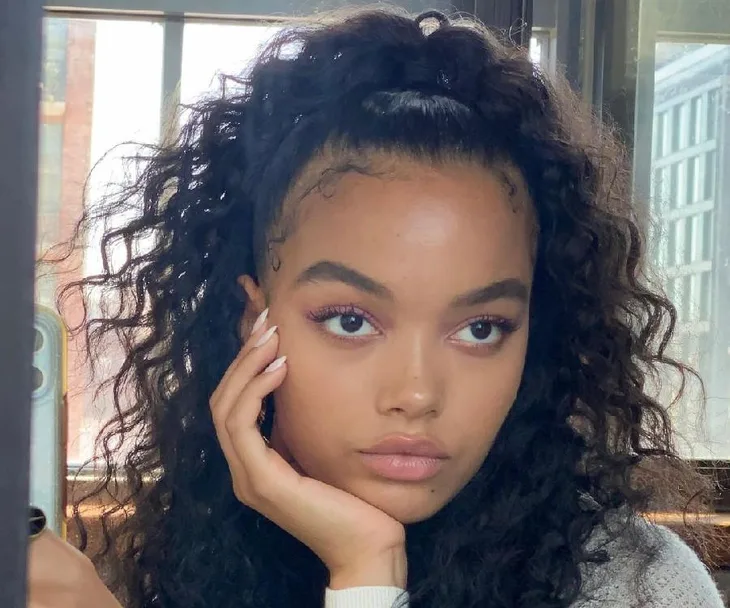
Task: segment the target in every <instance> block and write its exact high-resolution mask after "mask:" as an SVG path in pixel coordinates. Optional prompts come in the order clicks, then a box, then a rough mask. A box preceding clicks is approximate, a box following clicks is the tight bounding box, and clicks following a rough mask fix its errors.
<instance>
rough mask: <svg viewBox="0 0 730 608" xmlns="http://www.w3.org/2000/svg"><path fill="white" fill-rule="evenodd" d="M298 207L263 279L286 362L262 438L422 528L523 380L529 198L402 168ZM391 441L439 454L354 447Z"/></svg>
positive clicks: (496, 184)
mask: <svg viewBox="0 0 730 608" xmlns="http://www.w3.org/2000/svg"><path fill="white" fill-rule="evenodd" d="M518 199H522V200H518ZM300 204H301V205H303V207H302V208H301V213H300V214H299V215H298V218H299V219H298V221H297V225H296V226H295V229H294V231H293V232H292V234H291V235H290V236H289V237H288V238H287V240H286V241H285V242H284V243H283V244H282V245H281V246H280V248H279V249H278V250H277V253H278V258H279V261H280V263H281V266H280V268H279V269H278V271H276V272H273V271H272V272H270V273H269V274H270V276H268V277H267V279H266V285H265V287H266V289H267V291H269V301H270V309H271V310H270V323H272V324H276V325H278V326H279V334H280V354H284V355H286V356H287V358H288V360H287V363H288V374H287V377H286V380H285V381H284V383H283V385H282V386H281V387H280V389H279V390H278V391H277V392H276V394H275V419H274V427H273V434H272V443H273V445H274V447H275V448H276V449H277V450H279V451H280V452H282V453H284V454H285V455H286V456H287V457H290V458H293V460H294V461H295V462H296V464H297V465H298V467H299V468H300V469H301V470H302V471H303V472H304V473H305V474H307V475H309V476H311V477H314V478H316V479H319V480H321V481H324V482H326V483H329V484H331V485H333V486H336V487H338V488H341V489H343V490H346V491H347V492H349V493H351V494H354V495H355V496H358V497H360V498H361V499H363V500H365V501H366V502H368V503H370V504H372V505H374V506H376V507H378V508H380V509H381V510H383V511H385V512H386V513H388V514H389V515H391V516H392V517H394V518H396V519H398V520H399V521H401V522H403V523H413V522H417V521H421V520H424V519H427V518H428V517H430V516H431V515H433V514H434V513H436V512H437V511H438V510H440V509H441V508H442V507H443V506H444V505H445V504H446V503H448V502H449V501H450V500H451V499H452V498H453V497H454V496H455V495H456V494H457V493H458V492H459V491H460V490H461V489H462V488H463V487H464V486H465V485H466V484H467V482H468V481H469V480H470V479H471V478H472V477H473V476H474V474H475V473H476V472H477V470H478V469H479V467H480V466H481V464H482V462H483V461H484V459H485V457H486V455H487V453H488V452H489V449H490V447H491V445H492V443H493V441H494V439H495V436H496V434H497V432H498V430H499V428H500V426H501V425H502V423H503V421H504V419H505V416H506V415H507V413H508V411H509V409H510V407H511V406H512V403H513V401H514V399H515V395H516V392H517V389H518V386H519V384H520V379H521V376H522V370H523V366H524V361H525V353H526V348H527V337H528V331H529V327H528V310H529V294H530V286H531V279H532V256H531V251H532V230H531V218H530V212H529V203H528V202H527V200H526V197H524V196H522V197H520V196H519V195H518V196H516V197H515V196H514V195H513V197H512V198H510V195H509V192H508V190H507V187H506V185H505V182H504V179H503V178H501V177H500V176H499V175H498V174H497V173H492V172H491V171H488V170H485V169H484V168H483V167H479V166H476V165H467V164H464V165H458V164H448V165H439V166H432V165H425V164H419V163H416V162H415V161H409V160H403V161H400V162H398V163H397V164H396V165H395V170H394V171H393V172H389V173H388V175H387V176H378V177H374V176H365V175H362V174H359V173H348V174H345V175H343V176H342V177H340V178H338V180H337V181H336V182H335V183H334V185H333V187H331V188H329V190H328V192H326V195H323V194H322V192H320V191H317V190H315V191H313V192H312V193H311V194H310V195H309V196H308V197H307V198H306V199H304V201H303V202H302V203H300ZM393 436H396V437H400V436H406V437H405V439H409V438H410V439H423V438H425V439H428V440H431V441H432V442H433V443H434V444H435V445H436V446H437V447H438V448H439V449H440V450H441V452H442V458H440V459H437V460H436V461H434V460H423V459H419V458H415V457H410V458H407V457H403V456H401V457H398V456H367V455H365V454H364V453H363V452H365V451H368V450H370V449H371V448H373V446H375V445H376V444H378V443H379V442H381V440H383V439H386V438H389V437H393ZM409 436H410V437H409ZM400 449H401V447H400V446H396V447H395V448H393V447H391V448H390V449H386V450H385V451H398V450H400Z"/></svg>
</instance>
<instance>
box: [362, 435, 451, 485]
mask: <svg viewBox="0 0 730 608" xmlns="http://www.w3.org/2000/svg"><path fill="white" fill-rule="evenodd" d="M361 455H362V459H363V463H364V464H365V466H367V467H368V468H369V469H370V470H372V471H373V472H374V473H376V474H377V475H379V476H380V477H384V478H386V479H391V480H394V481H423V480H426V479H430V478H431V477H434V476H435V475H437V474H438V472H439V471H440V470H441V468H442V467H443V465H444V463H445V461H446V460H447V459H448V458H449V455H448V454H447V453H446V452H445V451H444V450H443V449H442V448H440V447H439V446H438V444H436V443H435V442H434V441H432V440H430V439H427V438H425V437H417V436H413V435H396V436H390V437H387V438H386V439H384V440H383V441H380V442H378V443H377V444H375V445H374V446H372V447H370V448H367V449H365V450H362V454H361Z"/></svg>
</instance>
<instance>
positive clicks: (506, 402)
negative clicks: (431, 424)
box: [454, 350, 524, 458]
mask: <svg viewBox="0 0 730 608" xmlns="http://www.w3.org/2000/svg"><path fill="white" fill-rule="evenodd" d="M523 368H524V352H523V351H520V350H517V352H515V353H514V356H510V357H505V358H504V359H503V360H502V361H499V362H494V364H493V365H487V366H484V367H482V368H481V369H480V370H479V371H472V372H468V375H467V372H464V374H463V376H462V378H461V379H460V380H459V381H458V382H457V386H458V387H459V392H460V396H459V397H458V398H456V399H454V402H455V403H457V404H462V405H461V407H459V406H458V405H457V406H456V408H455V409H458V410H459V416H458V418H459V420H458V422H455V423H454V424H455V425H458V426H459V428H460V431H461V435H462V437H463V438H464V441H465V444H466V445H470V446H472V448H473V450H474V453H475V457H477V458H478V457H481V458H483V457H484V456H486V454H487V452H488V451H489V449H490V448H491V446H492V444H493V442H494V439H495V437H496V436H497V433H498V432H499V430H500V428H501V427H502V424H503V423H504V420H505V418H506V417H507V414H508V413H509V411H510V409H511V408H512V405H513V404H514V402H515V398H516V397H517V391H518V389H519V386H520V383H521V381H522V372H523Z"/></svg>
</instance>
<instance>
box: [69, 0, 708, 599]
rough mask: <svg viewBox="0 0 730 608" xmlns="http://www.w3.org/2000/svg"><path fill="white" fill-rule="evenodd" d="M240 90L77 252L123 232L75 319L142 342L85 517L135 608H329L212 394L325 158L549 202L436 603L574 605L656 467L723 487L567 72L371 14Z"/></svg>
mask: <svg viewBox="0 0 730 608" xmlns="http://www.w3.org/2000/svg"><path fill="white" fill-rule="evenodd" d="M226 85H227V86H226V90H225V92H224V93H223V94H222V95H221V96H220V97H218V98H214V99H210V98H209V99H204V100H201V101H199V102H197V103H195V104H194V105H192V106H191V107H190V108H188V113H187V115H186V116H187V118H186V121H185V124H184V125H183V126H182V129H181V131H180V133H179V137H178V138H177V139H176V140H175V141H174V142H172V143H166V144H165V145H160V146H157V147H155V148H153V149H152V150H151V152H150V153H149V154H146V153H145V154H140V155H139V157H138V158H137V161H138V162H139V163H140V167H141V173H140V175H139V178H138V179H137V180H136V181H135V182H134V183H133V184H132V185H131V186H130V187H128V188H127V189H125V191H124V192H123V193H121V194H120V195H119V196H117V197H113V198H111V199H108V200H103V201H100V202H99V204H98V205H94V206H91V207H90V208H88V209H87V211H86V212H85V216H84V218H83V219H82V221H81V223H80V224H79V226H78V228H77V233H76V238H77V239H80V238H83V234H85V232H86V231H87V230H88V229H91V228H92V227H93V226H95V225H98V222H100V221H104V222H106V225H107V226H108V229H107V230H106V232H105V234H104V237H103V240H102V252H103V254H104V268H103V271H102V272H100V273H99V274H97V275H95V276H90V277H86V278H84V279H83V280H80V281H77V282H74V283H71V284H70V285H68V286H67V287H66V288H65V289H64V290H63V292H62V293H61V299H60V301H59V305H60V306H61V307H62V308H63V303H64V301H66V300H65V298H67V297H69V296H70V295H72V294H75V293H81V294H82V295H83V296H84V297H85V298H86V299H87V300H88V298H89V297H90V294H91V293H92V292H94V293H97V292H98V293H101V294H102V302H103V303H105V305H103V306H102V307H101V311H102V312H101V314H98V315H96V316H95V317H94V318H90V317H89V318H86V319H85V321H84V322H83V323H82V324H81V325H80V326H78V327H77V328H76V330H77V331H78V332H81V333H82V335H84V336H85V337H86V341H87V346H88V348H89V352H91V353H93V352H99V350H100V349H102V350H103V348H105V347H106V346H105V345H108V338H109V337H110V336H116V337H118V338H119V339H121V340H122V343H123V345H124V347H125V355H126V357H125V358H124V361H123V364H122V365H121V368H120V369H119V370H118V371H117V372H116V374H115V375H114V377H113V378H112V380H111V382H112V386H113V394H114V404H115V409H116V414H115V416H114V418H113V419H112V421H111V422H110V423H109V424H108V425H107V426H106V427H105V429H104V430H103V432H102V435H101V436H100V439H99V443H98V445H99V448H100V450H101V456H102V457H103V459H104V462H105V463H106V467H105V469H103V471H102V473H103V476H102V479H101V481H100V483H99V485H98V487H96V488H95V489H94V491H93V492H92V493H91V494H89V495H88V496H85V497H83V498H82V499H81V500H80V502H79V504H76V505H75V507H76V511H75V512H76V519H77V521H78V523H79V525H80V526H81V530H82V531H83V530H84V525H83V522H82V521H81V520H80V517H79V512H80V509H81V508H82V507H83V503H84V502H90V501H93V500H96V499H98V497H99V496H101V495H102V494H103V493H107V492H108V493H111V494H112V495H114V496H115V497H116V500H117V501H116V502H115V503H113V506H112V507H111V508H108V509H107V511H106V512H105V513H104V514H103V516H102V523H103V535H104V541H105V542H104V544H103V546H102V548H101V550H100V552H99V553H98V554H97V555H96V556H95V560H96V563H97V564H98V566H99V567H100V568H102V569H103V571H104V572H105V574H106V575H107V576H108V577H109V581H110V585H111V586H112V587H113V589H114V590H115V591H116V592H117V593H118V594H119V596H120V597H121V598H123V601H124V603H125V606H128V607H129V608H143V607H144V608H153V607H154V608H158V607H159V608H172V607H175V608H183V607H184V608H203V607H206V608H212V607H215V608H234V607H235V608H242V607H251V608H253V607H254V606H255V607H261V606H266V607H267V608H275V607H282V608H283V607H287V608H289V607H292V606H298V607H302V608H306V607H311V608H314V607H319V606H320V605H321V601H322V594H323V590H324V587H325V586H326V584H327V572H326V570H325V569H324V567H323V566H322V564H321V563H320V562H319V561H318V560H317V558H316V557H315V556H314V554H313V553H312V552H311V551H309V549H307V548H306V547H304V546H302V545H301V544H300V543H299V542H298V541H296V540H295V539H293V538H292V537H291V536H289V535H288V534H286V533H285V532H283V531H282V530H280V529H279V528H277V527H276V526H275V525H273V524H272V523H271V522H269V521H267V520H266V519H265V518H263V517H261V516H259V515H258V514H257V513H255V512H254V511H252V510H251V509H249V508H247V507H246V506H244V505H242V504H240V503H239V502H238V501H237V500H236V498H235V496H234V494H233V489H232V486H231V479H230V474H229V470H228V467H227V466H226V461H225V459H224V456H223V453H222V451H221V449H220V447H219V445H218V443H217V441H216V435H215V432H214V428H213V423H212V420H211V416H210V411H209V407H208V402H209V397H210V395H211V393H212V392H213V390H214V389H215V388H216V386H217V384H218V382H219V380H220V379H221V377H222V376H223V373H224V371H225V370H226V368H227V367H228V365H229V364H230V362H231V361H232V360H233V359H234V357H235V356H236V354H237V353H238V352H239V349H240V339H239V335H238V327H239V321H240V318H241V315H242V312H243V310H244V308H245V306H246V300H245V296H244V294H242V292H241V289H240V287H239V285H238V284H237V281H236V279H237V277H239V276H241V275H244V274H247V275H251V276H253V277H257V276H260V273H261V272H262V269H263V268H264V265H265V264H273V263H274V262H273V261H272V260H271V255H270V250H271V245H272V243H273V242H275V241H276V240H277V239H279V238H286V234H285V232H286V231H285V230H278V228H279V227H281V226H282V225H283V224H284V222H283V218H282V201H284V199H285V197H286V196H287V193H288V192H289V191H290V190H291V188H292V186H293V185H294V184H295V183H296V180H297V178H298V177H299V176H300V175H301V174H302V173H303V171H304V170H305V168H306V167H307V166H308V164H309V163H310V162H311V161H312V160H313V159H315V158H317V157H320V158H321V155H322V153H323V150H326V149H337V150H340V151H343V156H342V158H346V157H347V155H346V154H344V152H347V151H350V152H352V153H353V154H355V155H356V156H359V157H360V158H365V159H367V157H368V155H369V154H372V153H374V152H387V153H393V154H396V155H407V156H408V157H410V158H415V159H419V160H424V161H429V162H433V161H437V162H438V161H448V160H449V159H479V160H480V161H484V162H486V163H489V164H492V165H495V164H499V163H501V164H503V165H509V166H511V167H514V168H516V169H518V170H519V172H520V174H521V177H522V178H523V179H524V182H525V184H526V185H527V187H528V190H529V194H530V199H531V205H532V206H533V208H534V217H535V223H536V227H537V237H536V252H535V268H534V285H533V296H532V302H531V312H530V315H531V319H530V324H531V332H530V337H529V344H528V351H527V361H526V366H525V371H524V376H523V379H522V383H521V386H520V389H519V393H518V397H517V399H516V402H515V404H514V406H513V408H512V410H511V412H510V414H509V415H508V417H507V419H506V421H505V423H504V425H503V427H502V429H501V430H500V432H499V435H498V437H497V439H496V442H495V444H494V446H493V448H492V449H491V451H490V453H489V455H488V457H487V459H486V461H485V463H484V464H483V466H482V468H481V469H480V470H479V471H478V473H477V474H476V476H475V477H474V479H473V480H472V481H471V482H470V483H469V484H468V485H467V486H466V487H465V488H464V489H463V490H462V491H461V492H460V493H459V494H458V495H457V496H456V497H455V498H454V499H453V500H452V501H451V502H450V503H449V504H448V505H447V506H446V507H444V508H443V509H442V510H441V511H440V512H439V513H437V514H436V515H435V516H434V517H432V518H431V519H429V520H427V521H425V522H421V523H417V524H413V525H409V526H408V527H407V530H406V533H407V553H408V563H409V573H408V590H409V592H410V594H411V604H412V606H413V607H414V608H421V607H423V608H426V607H429V608H436V607H441V608H443V607H446V606H448V607H449V608H457V607H458V608H467V607H477V606H479V607H487V606H489V607H495V608H496V607H504V608H514V607H517V606H525V607H527V606H529V607H530V608H548V607H558V606H568V605H570V604H571V603H572V602H573V601H574V600H575V599H576V598H577V597H578V596H579V593H580V591H581V585H582V574H581V565H582V564H586V563H588V562H595V561H600V560H605V559H607V556H606V554H605V553H604V552H601V551H589V550H588V549H587V547H586V542H587V540H588V539H589V537H590V536H591V534H592V533H593V532H594V531H595V530H596V529H597V528H598V527H599V526H601V524H602V523H603V522H605V521H607V518H608V517H609V516H613V515H614V514H620V513H625V512H629V513H641V512H644V511H646V510H647V509H649V508H652V507H656V506H657V505H658V504H659V502H658V501H660V500H664V499H665V498H666V496H667V494H666V492H665V490H666V489H667V484H665V483H664V482H663V481H662V480H663V479H664V478H665V476H662V475H655V474H652V475H643V476H642V475H640V473H641V472H642V471H645V470H646V469H647V467H650V468H651V469H652V470H654V471H663V472H665V473H666V472H667V471H669V472H670V473H671V475H672V476H673V480H674V482H673V483H675V485H676V487H679V486H680V485H681V488H682V489H683V493H682V496H681V497H680V498H681V499H682V500H685V499H686V500H689V499H690V498H692V497H693V496H695V497H696V496H698V495H699V494H700V493H701V492H702V491H703V489H704V488H705V484H704V483H703V482H702V480H701V479H700V478H699V477H698V476H697V475H696V474H695V473H694V471H692V470H691V469H690V468H689V467H687V466H686V465H685V463H683V461H682V460H680V459H679V458H678V456H677V455H676V452H675V448H674V445H673V437H672V431H671V425H670V420H669V418H668V415H667V413H666V408H665V406H664V405H663V404H661V403H659V402H658V400H657V399H656V398H654V397H652V392H651V391H650V390H649V387H648V384H649V383H650V380H651V379H652V378H659V377H661V374H662V373H663V372H662V368H664V367H667V368H669V369H670V370H673V372H677V373H679V374H680V375H681V376H683V377H684V376H685V375H686V374H687V373H691V371H690V370H688V369H687V368H685V366H684V365H682V364H681V363H679V362H677V361H675V360H673V359H672V358H671V357H670V356H669V354H668V353H667V352H666V351H667V346H668V343H669V341H670V339H671V337H672V332H673V329H674V325H675V320H676V313H675V309H674V308H673V306H672V304H671V303H670V301H669V300H668V299H667V298H666V297H665V296H664V295H663V294H662V293H661V292H660V291H659V290H657V289H654V288H652V287H651V286H650V284H649V282H648V281H647V280H646V278H645V268H644V249H645V241H644V237H643V234H644V228H645V224H646V222H645V219H644V217H643V213H642V211H641V209H642V208H641V206H639V205H637V204H636V203H635V202H634V201H633V200H632V194H631V190H630V173H629V170H628V168H627V167H628V166H627V162H626V155H625V154H624V152H623V151H622V148H621V146H620V145H619V144H618V143H617V138H616V137H615V134H614V133H613V131H612V129H611V128H609V127H608V126H606V124H602V123H601V122H600V121H598V120H597V119H595V118H594V117H593V116H592V115H591V113H590V111H589V110H588V109H586V108H585V107H583V105H582V104H581V102H580V101H579V100H578V99H577V97H576V96H575V95H574V94H573V93H572V92H571V91H570V89H569V88H568V87H567V85H565V84H564V83H563V82H562V81H561V80H560V79H548V78H547V77H546V75H545V74H543V73H542V72H541V71H540V69H539V68H538V67H536V66H535V65H533V63H532V62H531V61H530V60H529V57H528V55H527V53H526V52H525V51H524V49H521V48H519V47H516V46H515V45H512V44H510V43H509V42H508V41H502V40H500V39H499V38H498V36H497V35H495V34H493V33H491V32H489V31H488V30H487V29H486V28H484V27H482V26H480V25H479V24H477V23H475V22H474V21H471V20H469V19H467V18H459V19H454V20H450V21H446V20H443V19H441V20H439V22H438V23H436V22H435V21H433V20H428V19H427V20H417V19H414V18H412V17H411V16H408V15H407V14H404V13H402V12H399V11H398V10H391V9H377V10H373V9H369V10H364V11H362V10H361V11H353V12H349V13H347V14H344V15H342V14H340V15H337V16H335V17H322V18H318V19H316V20H312V21H306V22H305V21H301V22H297V23H295V24H294V25H292V26H291V27H287V28H284V30H283V31H282V32H281V33H280V34H279V35H278V36H277V37H276V38H275V39H274V40H273V41H272V42H271V43H270V44H269V45H268V46H267V47H266V48H265V50H263V51H262V53H261V55H260V57H259V58H258V59H257V60H256V62H255V63H254V64H253V65H252V66H251V68H250V70H248V71H247V72H246V73H245V74H243V75H241V76H237V77H235V78H233V77H232V78H229V79H228V80H226ZM329 169H330V170H334V171H349V170H353V169H352V167H351V166H349V165H348V164H347V163H340V164H336V165H335V166H332V167H330V168H329ZM130 210H131V211H133V212H134V216H133V217H130V216H129V213H130ZM113 251H115V252H116V253H113ZM120 251H122V252H124V253H125V255H122V259H121V260H120V259H119V252H120ZM115 256H116V257H115ZM95 349H96V350H95ZM267 424H268V428H270V424H271V421H270V420H268V421H267V422H266V423H265V424H264V430H266V428H267ZM122 438H124V442H125V444H126V445H131V448H130V449H129V450H128V451H126V452H125V453H124V456H123V458H122V459H121V460H120V457H119V454H118V450H119V449H120V448H119V444H120V442H121V439H122ZM668 474H669V473H668ZM121 477H123V478H124V479H125V481H126V489H125V490H124V491H123V493H120V492H121V491H118V490H117V482H118V480H119V479H120V478H121ZM680 481H681V484H679V482H680ZM120 513H123V514H124V515H123V516H120ZM626 521H627V524H626V525H627V526H628V525H629V524H628V521H629V518H626ZM82 536H84V535H82ZM638 542H639V541H637V543H638ZM85 545H86V539H85V538H84V539H83V542H82V547H84V546H85ZM646 553H647V559H649V557H650V555H649V554H650V552H649V551H648V550H647V551H646Z"/></svg>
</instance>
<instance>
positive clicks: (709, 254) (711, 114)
mask: <svg viewBox="0 0 730 608" xmlns="http://www.w3.org/2000/svg"><path fill="white" fill-rule="evenodd" d="M723 1H724V0H723ZM654 3H655V4H656V3H657V0H654ZM649 4H651V3H649ZM659 4H660V3H659ZM679 4H682V3H679ZM704 4H706V5H712V4H713V2H711V1H710V2H704ZM714 4H716V5H719V2H714ZM693 6H694V4H693V3H691V2H689V0H688V1H687V2H684V3H683V7H684V9H685V10H686V11H687V21H688V22H693V23H695V24H696V23H697V20H696V19H695V20H694V21H692V20H690V19H689V15H690V12H691V11H692V10H694V9H693V8H692V7H693ZM675 17H676V15H675ZM706 25H707V28H708V30H707V32H705V33H706V34H707V33H711V32H712V31H716V30H713V29H712V28H717V27H718V24H717V23H708V24H706ZM657 29H658V30H659V31H662V30H663V28H662V27H661V26H660V27H658V28H657ZM722 29H724V30H725V31H730V23H728V24H727V25H726V27H724V28H722ZM682 36H685V38H683V37H682ZM687 36H688V35H687V34H682V35H680V34H678V35H677V36H676V37H673V36H672V35H671V34H668V35H667V36H666V37H663V38H662V39H660V40H657V41H656V44H655V57H654V65H653V66H652V67H653V71H654V96H653V124H652V125H651V128H650V130H649V128H648V126H646V127H644V128H643V132H645V133H646V132H651V133H652V136H653V142H652V146H651V156H652V161H651V165H650V167H651V169H650V170H651V175H652V176H653V178H652V179H653V181H654V183H653V185H652V198H653V200H652V202H651V208H652V212H653V215H654V220H655V222H656V223H657V225H658V227H659V233H660V235H661V238H662V240H663V242H662V243H661V244H660V246H659V247H656V248H654V251H655V253H654V255H655V259H654V262H655V264H656V266H657V267H658V269H659V272H660V276H664V277H665V281H666V283H665V289H666V291H667V294H668V295H669V296H670V297H672V299H673V301H674V303H675V305H676V306H677V309H678V328H677V332H676V337H675V341H674V344H673V345H672V354H673V355H674V356H675V357H677V358H679V359H681V360H683V361H684V362H686V363H689V364H690V365H692V366H694V367H695V368H696V369H698V371H699V372H700V374H701V376H702V378H703V380H704V382H705V385H706V390H707V397H708V401H707V405H706V408H705V409H704V411H703V410H702V408H701V407H700V402H699V400H698V395H699V393H698V392H697V388H696V387H694V388H692V387H691V388H690V389H689V390H688V392H687V394H686V396H685V398H684V399H683V400H682V401H681V402H680V403H678V404H677V405H676V406H675V407H674V408H672V409H671V411H672V413H673V416H674V418H675V422H676V424H677V427H678V430H679V432H680V434H681V437H682V441H681V445H680V448H681V450H682V451H683V453H684V454H685V455H686V456H691V457H694V458H720V459H730V306H728V302H730V273H728V259H730V258H729V257H728V251H729V249H728V248H729V247H730V181H728V180H724V179H723V174H729V173H728V171H727V170H723V169H730V165H728V164H727V163H728V160H729V159H730V78H728V76H727V75H728V74H730V41H726V40H722V39H721V38H720V37H719V36H718V37H716V40H712V39H711V38H707V36H706V37H705V38H704V41H703V42H696V41H694V40H690V39H688V38H686V37H687ZM641 61H646V59H640V62H641ZM637 115H638V112H637ZM641 127H643V125H637V128H641ZM666 172H668V174H669V179H666V177H665V176H666V174H667V173H666ZM659 179H661V186H660V185H659V184H658V183H657V180H659Z"/></svg>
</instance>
